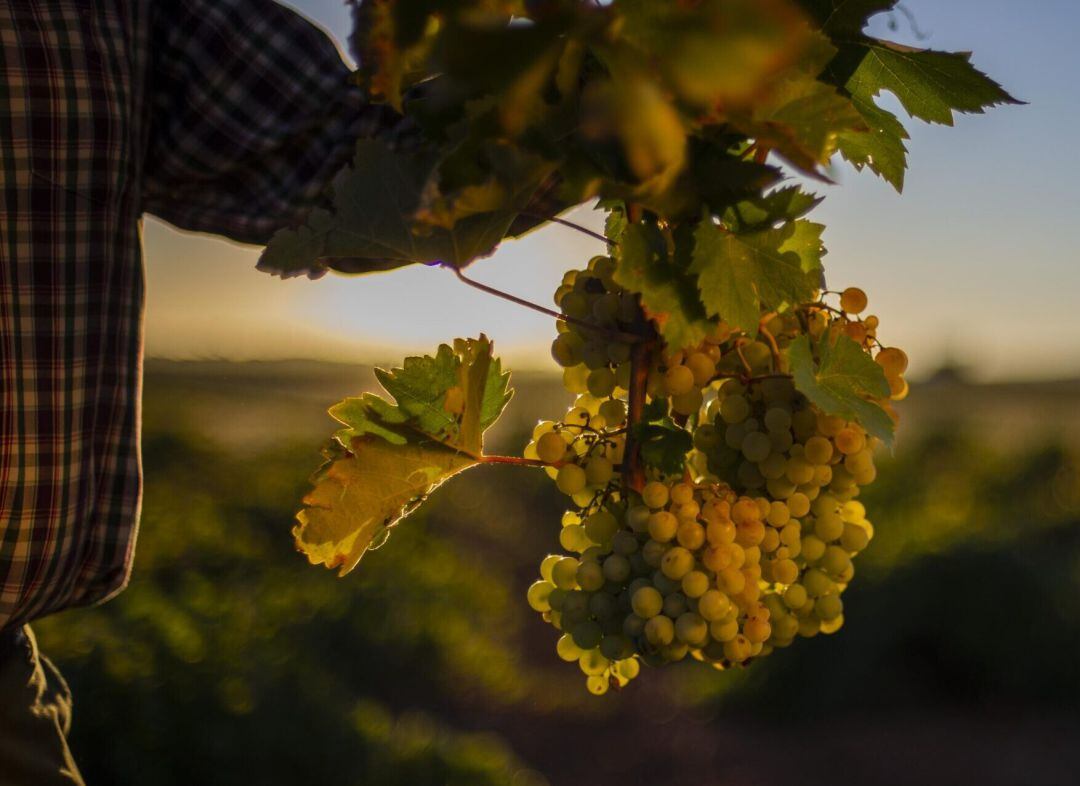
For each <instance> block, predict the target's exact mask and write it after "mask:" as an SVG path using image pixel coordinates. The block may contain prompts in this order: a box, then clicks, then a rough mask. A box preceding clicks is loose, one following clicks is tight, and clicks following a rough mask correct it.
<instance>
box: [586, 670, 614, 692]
mask: <svg viewBox="0 0 1080 786" xmlns="http://www.w3.org/2000/svg"><path fill="white" fill-rule="evenodd" d="M585 687H586V688H588V690H589V693H591V694H592V695H593V696H603V695H604V694H605V693H607V692H608V687H609V685H608V680H607V679H605V678H604V677H601V676H599V675H589V676H588V677H586V678H585Z"/></svg>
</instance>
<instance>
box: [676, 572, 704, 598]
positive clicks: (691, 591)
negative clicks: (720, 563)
mask: <svg viewBox="0 0 1080 786" xmlns="http://www.w3.org/2000/svg"><path fill="white" fill-rule="evenodd" d="M708 589H709V576H708V575H707V574H705V573H702V572H701V571H700V570H692V571H690V572H689V573H687V574H686V575H685V576H683V577H682V591H683V594H684V595H686V597H688V598H700V597H701V596H702V595H704V594H705V593H706V592H707V591H708Z"/></svg>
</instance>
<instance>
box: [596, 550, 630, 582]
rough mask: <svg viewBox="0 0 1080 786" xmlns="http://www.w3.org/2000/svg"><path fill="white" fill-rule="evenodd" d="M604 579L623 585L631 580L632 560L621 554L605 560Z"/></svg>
mask: <svg viewBox="0 0 1080 786" xmlns="http://www.w3.org/2000/svg"><path fill="white" fill-rule="evenodd" d="M603 572H604V578H605V579H607V580H608V581H613V582H616V583H621V582H624V581H626V580H627V579H628V578H630V560H628V559H627V558H626V557H624V556H622V555H621V554H612V555H610V556H609V557H608V558H607V559H605V560H604V566H603Z"/></svg>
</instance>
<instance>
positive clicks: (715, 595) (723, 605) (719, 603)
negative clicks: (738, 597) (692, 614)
mask: <svg viewBox="0 0 1080 786" xmlns="http://www.w3.org/2000/svg"><path fill="white" fill-rule="evenodd" d="M730 609H731V600H730V599H729V598H728V596H727V595H725V594H724V593H723V592H721V591H720V590H716V589H711V590H707V591H706V592H705V593H704V594H703V595H702V596H701V597H700V598H698V614H700V615H701V616H702V617H704V618H705V619H707V620H709V621H710V622H711V621H712V620H718V619H722V618H723V617H724V616H725V615H726V614H727V613H728V611H730Z"/></svg>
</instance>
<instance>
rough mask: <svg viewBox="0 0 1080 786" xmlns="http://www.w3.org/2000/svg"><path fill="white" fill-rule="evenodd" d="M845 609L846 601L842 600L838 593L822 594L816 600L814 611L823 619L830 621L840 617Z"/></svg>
mask: <svg viewBox="0 0 1080 786" xmlns="http://www.w3.org/2000/svg"><path fill="white" fill-rule="evenodd" d="M843 611H844V602H843V601H842V600H840V596H839V595H837V594H836V593H829V594H828V595H822V596H821V597H820V598H818V599H817V600H816V601H814V613H815V614H817V615H818V617H820V618H821V620H822V621H825V622H828V621H831V620H834V619H836V618H837V617H839V616H840V614H841V613H842V612H843Z"/></svg>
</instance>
